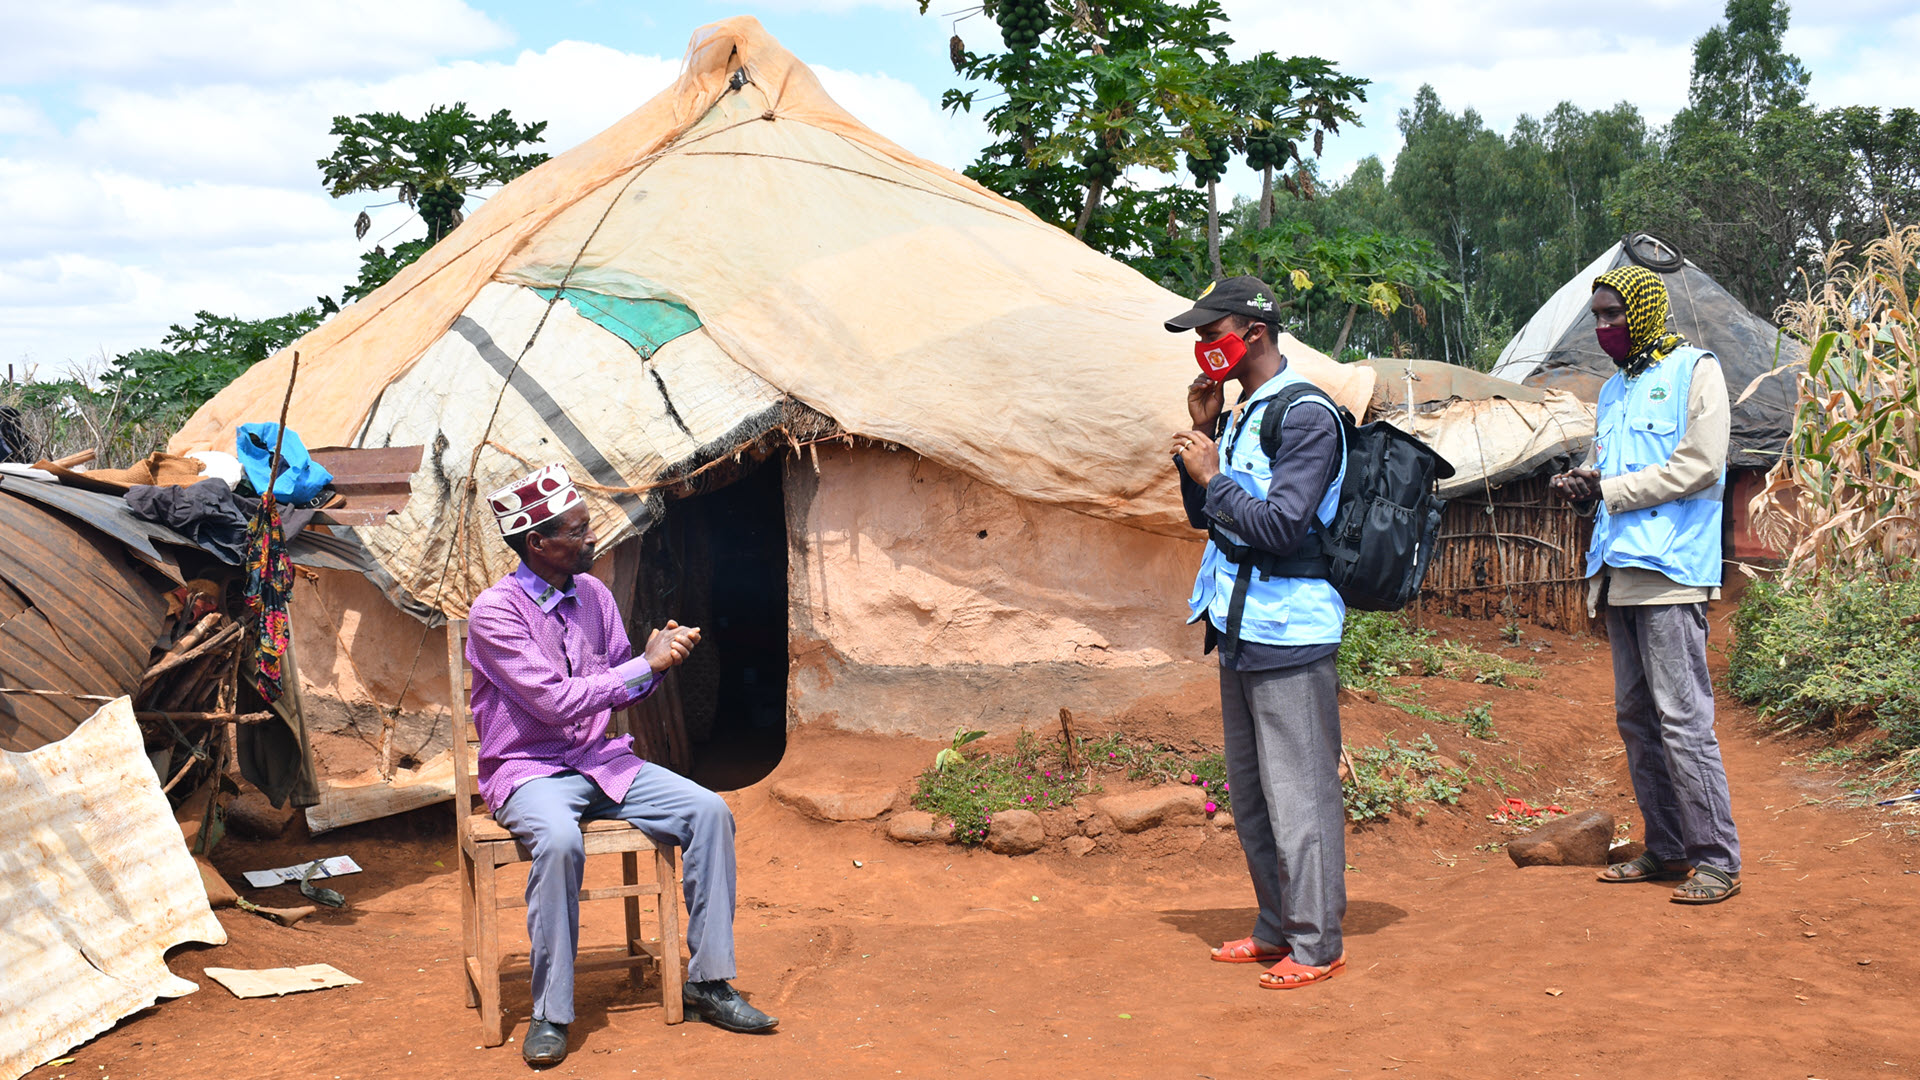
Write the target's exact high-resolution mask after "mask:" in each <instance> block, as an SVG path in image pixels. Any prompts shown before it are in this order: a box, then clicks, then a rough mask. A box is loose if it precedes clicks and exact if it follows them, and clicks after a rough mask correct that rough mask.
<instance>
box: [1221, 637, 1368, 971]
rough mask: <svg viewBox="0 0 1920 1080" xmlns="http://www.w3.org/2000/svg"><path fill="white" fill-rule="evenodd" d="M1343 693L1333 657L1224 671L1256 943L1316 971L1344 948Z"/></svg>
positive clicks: (1236, 817) (1230, 757) (1230, 763)
mask: <svg viewBox="0 0 1920 1080" xmlns="http://www.w3.org/2000/svg"><path fill="white" fill-rule="evenodd" d="M1339 694H1340V678H1339V675H1338V674H1337V673H1336V672H1335V671H1334V658H1333V657H1331V656H1329V657H1326V658H1324V659H1322V660H1318V661H1315V662H1314V663H1311V664H1307V665H1305V666H1303V667H1297V668H1286V669H1283V670H1280V671H1229V670H1228V669H1226V668H1225V667H1222V668H1221V669H1220V717H1221V720H1222V721H1223V722H1224V725H1225V728H1226V745H1227V782H1228V783H1229V784H1232V785H1233V827H1234V829H1235V830H1236V831H1237V832H1238V833H1239V834H1240V847H1241V848H1242V849H1243V850H1244V851H1245V852H1246V855H1247V872H1248V873H1250V874H1251V875H1252V876H1253V892H1254V895H1255V896H1256V897H1257V898H1258V899H1259V901H1260V916H1259V918H1258V919H1257V920H1256V921H1255V922H1254V925H1253V936H1254V937H1257V938H1259V939H1260V940H1262V941H1265V942H1268V943H1270V944H1274V945H1287V946H1290V947H1292V949H1293V958H1294V959H1295V960H1297V961H1298V962H1300V963H1302V964H1309V965H1312V966H1314V967H1324V966H1326V965H1327V964H1331V963H1333V962H1334V961H1335V960H1338V959H1339V958H1340V957H1341V955H1342V954H1343V953H1344V951H1345V947H1344V945H1343V943H1342V940H1341V936H1340V920H1341V919H1343V918H1345V917H1346V914H1347V877H1346V871H1347V816H1346V808H1345V806H1344V805H1343V803H1342V801H1341V795H1340V700H1339Z"/></svg>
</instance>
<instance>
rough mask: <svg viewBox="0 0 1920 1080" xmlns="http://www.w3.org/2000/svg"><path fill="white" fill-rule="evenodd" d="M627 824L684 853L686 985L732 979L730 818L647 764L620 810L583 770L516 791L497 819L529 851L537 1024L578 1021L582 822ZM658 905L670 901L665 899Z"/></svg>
mask: <svg viewBox="0 0 1920 1080" xmlns="http://www.w3.org/2000/svg"><path fill="white" fill-rule="evenodd" d="M597 818H622V819H624V820H626V821H630V822H632V823H633V824H634V825H635V826H636V827H638V828H639V830H640V831H641V832H643V833H646V834H647V835H648V836H649V837H651V838H652V839H653V840H655V841H656V842H659V843H663V844H672V845H674V846H675V847H678V848H679V849H680V850H681V855H682V861H681V871H680V874H681V881H682V884H683V886H684V887H685V889H686V894H687V953H688V956H687V978H688V980H690V981H693V982H701V981H704V980H707V979H731V978H733V975H734V969H733V895H734V876H733V875H734V865H733V811H731V810H729V809H728V808H727V804H726V802H725V801H724V800H722V799H721V798H720V796H718V795H715V794H714V793H713V792H711V791H708V790H707V789H706V788H703V787H701V786H700V785H698V784H696V783H694V782H693V781H691V780H688V779H686V778H685V777H683V776H680V775H679V774H677V773H675V772H673V771H672V770H670V769H667V768H664V767H662V766H660V765H656V764H654V763H653V762H648V763H647V765H646V767H645V768H643V769H641V770H640V775H638V776H636V777H634V779H633V784H632V786H630V787H628V788H627V797H626V799H625V800H623V801H621V802H614V801H613V800H612V799H609V798H607V796H606V793H605V792H603V791H601V790H600V787H599V785H597V784H595V783H594V782H593V781H592V780H590V779H588V778H587V777H585V776H582V775H580V774H579V773H577V772H572V771H568V772H563V773H559V774H557V775H555V776H543V777H539V778H537V779H534V780H529V781H527V782H526V783H524V784H521V785H520V786H519V787H517V788H515V789H514V791H513V794H512V795H511V796H509V797H508V798H507V804H506V805H505V806H502V807H501V808H500V812H499V813H497V814H495V815H494V820H496V821H498V822H499V823H500V825H501V826H502V827H503V828H505V829H506V830H507V831H508V832H510V833H512V834H513V836H514V839H516V840H518V841H520V842H521V843H522V844H524V845H526V848H527V850H528V851H530V852H532V853H533V868H532V870H531V871H530V872H529V873H528V875H527V937H528V939H529V940H530V941H531V943H532V945H533V956H532V964H533V1016H534V1018H535V1019H537V1020H546V1021H549V1022H551V1023H555V1024H570V1023H572V1022H573V961H574V957H575V955H576V954H577V953H578V951H579V948H580V881H581V878H582V876H583V875H584V873H585V871H586V865H587V857H586V852H585V850H584V848H583V845H582V843H581V839H580V822H581V821H582V820H593V819H597ZM661 899H662V902H667V903H670V902H671V901H670V900H668V899H667V898H666V897H662V898H661Z"/></svg>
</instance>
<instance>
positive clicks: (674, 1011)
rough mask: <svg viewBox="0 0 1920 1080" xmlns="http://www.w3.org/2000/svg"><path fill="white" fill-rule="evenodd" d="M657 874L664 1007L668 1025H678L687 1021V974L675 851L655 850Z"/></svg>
mask: <svg viewBox="0 0 1920 1080" xmlns="http://www.w3.org/2000/svg"><path fill="white" fill-rule="evenodd" d="M653 874H654V878H655V880H657V881H659V883H660V903H659V904H658V905H657V906H658V908H659V910H660V1003H661V1004H662V1005H664V1006H666V1010H667V1023H669V1024H677V1023H679V1022H680V1021H681V1020H683V1019H685V1018H686V1017H685V1013H686V1003H685V1002H684V1001H682V1000H681V999H680V991H681V988H682V986H683V984H684V983H685V982H686V978H687V974H686V969H685V968H683V967H682V966H681V964H680V882H679V881H678V880H676V877H677V875H675V874H674V849H673V848H670V847H665V846H662V847H658V848H655V849H654V851H653Z"/></svg>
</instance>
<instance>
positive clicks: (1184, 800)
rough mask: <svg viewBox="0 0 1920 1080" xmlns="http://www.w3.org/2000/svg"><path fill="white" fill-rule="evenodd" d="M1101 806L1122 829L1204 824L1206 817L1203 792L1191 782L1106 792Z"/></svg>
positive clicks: (1135, 831) (1117, 826)
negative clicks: (1120, 793) (1142, 789)
mask: <svg viewBox="0 0 1920 1080" xmlns="http://www.w3.org/2000/svg"><path fill="white" fill-rule="evenodd" d="M1100 809H1101V811H1102V812H1103V813H1105V814H1106V815H1107V816H1108V817H1109V818H1112V819H1113V827H1114V828H1116V829H1119V830H1120V831H1121V832H1124V833H1137V832H1145V831H1147V830H1148V829H1151V828H1154V827H1155V826H1159V825H1203V824H1205V823H1206V820H1207V798H1206V794H1205V793H1204V792H1202V791H1201V790H1200V789H1199V788H1197V787H1194V786H1193V785H1191V784H1162V785H1161V786H1159V787H1157V788H1148V789H1147V790H1145V791H1130V792H1128V793H1126V794H1124V795H1109V796H1107V797H1106V798H1104V799H1101V800H1100Z"/></svg>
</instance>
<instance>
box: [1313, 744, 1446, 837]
mask: <svg viewBox="0 0 1920 1080" xmlns="http://www.w3.org/2000/svg"><path fill="white" fill-rule="evenodd" d="M1439 749H1440V748H1439V747H1438V746H1437V745H1435V744H1434V741H1433V736H1431V735H1422V736H1420V738H1418V739H1416V740H1414V742H1413V743H1412V744H1411V745H1409V746H1401V745H1400V744H1399V743H1398V742H1397V741H1395V740H1394V738H1393V737H1392V736H1391V735H1389V736H1387V738H1386V741H1385V743H1384V744H1383V745H1381V746H1364V747H1361V748H1360V749H1359V750H1358V751H1354V750H1353V749H1352V748H1351V747H1349V748H1348V754H1349V756H1351V757H1352V759H1353V773H1352V775H1351V776H1349V777H1348V778H1347V783H1346V786H1345V789H1344V791H1343V793H1342V794H1343V796H1344V798H1345V800H1346V805H1347V820H1349V821H1352V822H1354V823H1355V824H1359V823H1362V822H1367V821H1384V820H1386V819H1387V818H1388V817H1391V816H1392V815H1393V814H1394V812H1395V811H1397V810H1399V809H1400V808H1401V807H1403V806H1406V805H1408V804H1410V803H1415V802H1434V803H1445V804H1447V805H1449V806H1451V805H1453V804H1454V803H1457V802H1459V801H1460V793H1461V792H1462V791H1464V790H1465V784H1466V778H1467V777H1466V772H1465V771H1464V770H1461V769H1449V768H1447V767H1446V766H1444V765H1442V764H1440V761H1439V759H1437V758H1436V757H1434V754H1435V753H1436V752H1438V751H1439Z"/></svg>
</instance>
